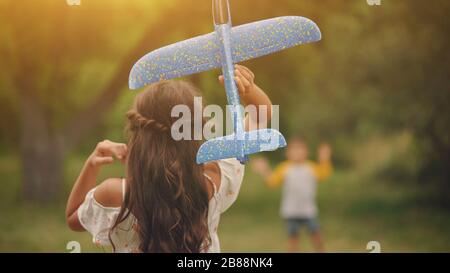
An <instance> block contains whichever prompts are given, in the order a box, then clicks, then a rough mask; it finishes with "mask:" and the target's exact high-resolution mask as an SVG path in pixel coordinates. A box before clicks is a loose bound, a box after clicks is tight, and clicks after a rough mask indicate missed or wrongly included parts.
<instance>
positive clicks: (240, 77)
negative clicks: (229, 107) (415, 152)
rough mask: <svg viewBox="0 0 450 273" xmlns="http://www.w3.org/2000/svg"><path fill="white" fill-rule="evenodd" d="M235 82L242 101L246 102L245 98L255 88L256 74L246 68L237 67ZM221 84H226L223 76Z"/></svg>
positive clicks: (220, 77) (220, 79)
mask: <svg viewBox="0 0 450 273" xmlns="http://www.w3.org/2000/svg"><path fill="white" fill-rule="evenodd" d="M234 76H235V77H234V80H235V82H236V85H237V87H238V90H239V95H240V96H241V99H243V100H244V101H245V97H246V96H248V95H249V94H250V93H251V92H252V91H253V90H254V88H255V74H253V72H252V71H251V70H250V69H248V68H247V67H245V66H242V65H238V64H237V65H235V70H234ZM219 82H220V83H221V84H224V77H223V75H221V76H219Z"/></svg>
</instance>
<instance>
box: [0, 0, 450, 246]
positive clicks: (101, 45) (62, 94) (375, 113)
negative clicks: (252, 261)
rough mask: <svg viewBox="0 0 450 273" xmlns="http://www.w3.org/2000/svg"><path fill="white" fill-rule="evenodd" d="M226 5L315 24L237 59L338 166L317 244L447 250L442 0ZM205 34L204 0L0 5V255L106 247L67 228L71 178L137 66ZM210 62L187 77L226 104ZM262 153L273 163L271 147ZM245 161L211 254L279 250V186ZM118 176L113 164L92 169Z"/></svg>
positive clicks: (250, 14) (114, 123)
mask: <svg viewBox="0 0 450 273" xmlns="http://www.w3.org/2000/svg"><path fill="white" fill-rule="evenodd" d="M231 5H232V16H233V23H234V24H235V25H239V24H243V23H247V22H252V21H256V20H260V19H266V18H271V17H276V16H284V15H299V16H304V17H308V18H310V19H312V20H313V21H315V22H316V23H317V24H318V26H319V27H320V28H321V30H322V35H323V40H322V41H320V42H319V43H315V44H310V45H304V46H301V47H296V48H294V49H289V50H287V51H283V52H281V53H277V54H274V55H271V56H267V57H263V58H260V59H256V60H252V61H249V62H247V63H245V64H244V65H246V66H248V67H250V68H251V69H252V70H253V71H254V72H255V74H256V81H257V83H258V84H259V85H260V86H261V87H262V88H263V89H264V90H266V91H267V93H268V94H269V95H270V97H271V98H272V100H273V102H274V104H278V105H280V124H281V126H280V130H281V131H282V132H283V133H284V134H285V135H286V136H290V135H292V134H294V133H301V134H302V135H303V136H305V137H306V139H307V141H308V144H309V145H310V148H311V150H312V151H314V150H315V149H316V147H317V145H318V143H320V142H321V141H328V142H329V143H331V145H332V146H333V148H334V155H333V157H334V158H333V159H334V162H335V168H336V171H335V173H334V175H333V176H332V178H331V179H329V180H328V181H327V182H324V183H321V184H320V185H319V191H318V203H319V208H320V212H321V214H320V220H321V226H322V230H323V235H324V239H325V247H326V250H327V251H331V252H348V251H350V252H367V251H368V250H366V245H367V243H368V242H369V241H378V242H380V244H381V251H386V252H388V251H389V252H397V251H407V252H442V251H445V252H448V251H450V138H449V135H450V107H449V105H450V84H449V61H450V56H449V54H450V53H449V52H450V51H449V48H450V45H449V41H450V39H449V33H450V32H449V27H450V25H449V22H448V14H449V12H450V2H449V1H446V0H442V1H440V0H433V1H426V2H424V1H420V0H409V1H384V0H382V1H381V5H380V6H369V5H368V4H367V2H366V1H365V0H351V1H349V0H340V1H337V0H322V1H314V0H277V1H273V0H258V1H256V0H239V1H237V0H231ZM212 29H213V26H212V18H211V1H210V0H164V1H157V0H126V1H125V0H95V1H94V0H82V1H81V5H80V6H69V5H68V4H67V3H66V1H65V0H39V1H35V0H0V177H1V182H0V251H1V252H7V251H8V252H10V251H12V252H25V251H27V252H28V251H30V252H68V250H66V244H67V243H68V242H69V241H79V242H80V243H81V247H82V249H81V250H82V251H95V252H103V251H106V250H104V249H101V248H97V247H95V246H94V245H93V244H92V243H91V238H90V236H89V235H88V234H87V233H75V232H72V231H70V230H69V229H68V227H67V226H66V225H65V215H64V210H65V201H66V198H67V196H68V193H69V191H70V189H71V186H72V185H73V183H74V181H75V179H76V177H77V174H78V172H79V171H80V169H81V167H82V165H83V162H84V160H85V158H86V157H87V155H89V153H90V152H91V151H92V149H93V148H94V147H95V144H96V143H97V142H98V141H100V140H103V139H105V138H107V139H111V140H114V141H125V139H124V135H123V124H124V113H125V112H126V110H127V109H128V108H129V107H130V105H131V102H132V100H133V98H134V96H135V94H136V92H132V91H129V90H128V88H127V81H128V73H129V71H130V69H131V67H132V65H133V63H134V62H135V61H136V60H137V59H139V58H140V57H141V56H143V55H144V54H145V53H147V52H149V51H152V50H154V49H156V48H159V47H161V46H164V45H167V44H171V43H174V42H177V41H180V40H184V39H187V38H190V37H193V36H197V35H200V34H204V33H208V32H211V31H212ZM219 73H220V72H219V71H212V72H206V73H202V74H199V75H195V76H192V77H189V78H188V80H189V81H192V82H193V83H195V84H196V85H198V86H199V87H200V88H201V90H202V92H203V96H204V99H205V100H206V101H207V102H208V103H215V104H219V105H225V102H226V98H225V93H224V92H223V91H222V89H221V87H220V86H219V84H218V83H217V80H216V79H217V76H218V75H219ZM312 155H313V156H314V153H312ZM267 156H268V157H270V159H271V162H272V164H274V165H275V164H276V163H278V162H279V161H280V160H282V159H283V151H277V152H275V153H269V154H267ZM247 170H248V171H247V173H246V177H245V180H244V185H243V188H242V192H241V195H240V197H239V199H238V201H237V202H236V204H235V205H234V206H233V207H232V208H231V209H230V210H229V211H228V212H227V213H225V214H224V215H223V218H222V222H221V226H220V230H219V236H220V237H221V244H222V250H223V251H225V252H238V251H239V252H240V251H243V252H247V251H253V252H279V251H284V250H285V249H286V234H285V229H284V223H283V221H282V220H281V218H280V217H279V215H278V209H279V201H280V190H275V191H274V190H271V189H269V188H267V187H266V186H265V185H264V183H263V182H262V181H261V179H260V178H259V177H258V176H256V175H254V174H253V173H252V172H251V171H250V168H248V169H247ZM123 174H124V170H123V167H122V166H121V165H119V164H117V165H114V166H111V167H108V168H106V169H104V170H103V171H102V174H101V175H102V177H103V178H106V177H110V176H123ZM305 235H306V234H305ZM301 241H302V250H303V251H311V250H312V248H311V246H310V242H309V240H308V238H307V236H302V238H301Z"/></svg>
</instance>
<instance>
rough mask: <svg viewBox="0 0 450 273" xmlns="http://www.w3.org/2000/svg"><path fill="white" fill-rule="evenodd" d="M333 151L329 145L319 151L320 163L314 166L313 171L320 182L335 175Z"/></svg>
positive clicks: (324, 144)
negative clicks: (332, 159)
mask: <svg viewBox="0 0 450 273" xmlns="http://www.w3.org/2000/svg"><path fill="white" fill-rule="evenodd" d="M331 154H332V149H331V146H330V145H329V144H327V143H323V144H321V145H320V147H319V150H318V159H319V162H318V163H317V164H314V166H313V169H314V173H315V175H316V178H317V180H318V181H323V180H326V179H328V178H329V177H330V176H331V174H332V173H333V164H332V162H331Z"/></svg>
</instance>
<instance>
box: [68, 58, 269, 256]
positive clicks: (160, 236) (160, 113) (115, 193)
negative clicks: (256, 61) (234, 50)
mask: <svg viewBox="0 0 450 273" xmlns="http://www.w3.org/2000/svg"><path fill="white" fill-rule="evenodd" d="M235 74H236V78H235V81H236V84H237V86H238V89H239V93H240V95H241V100H242V102H243V104H244V105H256V106H257V107H259V106H263V105H264V106H266V107H267V109H269V111H267V112H268V113H267V116H265V117H253V118H252V117H247V118H246V129H247V130H248V128H257V127H261V126H260V124H259V123H262V121H263V120H264V123H265V122H266V121H267V120H269V119H270V117H271V110H270V109H271V102H270V99H269V98H268V97H267V95H266V94H265V93H264V92H263V91H262V90H261V89H260V88H259V87H258V86H257V85H256V84H254V74H253V73H252V71H250V70H249V69H248V68H246V67H244V66H239V65H237V66H236V71H235ZM219 81H220V82H221V83H222V84H223V76H220V77H219ZM196 95H197V91H196V89H195V88H194V87H193V86H192V85H190V84H188V83H185V82H181V81H164V82H160V83H156V84H153V85H151V86H150V87H149V88H148V89H147V90H146V91H144V92H142V93H140V94H139V95H138V96H137V98H136V100H135V103H134V106H133V107H132V108H131V110H130V111H129V112H128V113H127V133H128V137H129V139H128V144H127V145H126V144H121V143H114V142H111V141H108V140H105V141H103V142H100V143H99V144H98V145H97V147H96V149H95V151H94V152H93V153H92V154H91V155H90V156H89V158H88V159H87V161H86V163H85V165H84V167H83V169H82V171H81V173H80V175H79V177H78V179H77V181H76V182H75V185H74V186H73V189H72V192H71V194H70V196H69V199H68V201H67V208H66V218H67V223H68V225H69V227H70V228H71V229H72V230H75V231H85V230H86V231H88V232H90V233H91V234H92V236H93V241H94V243H96V244H97V245H101V246H112V247H113V250H114V251H116V252H220V245H219V238H218V235H217V228H218V224H219V219H220V214H221V213H223V212H224V211H226V210H227V209H228V208H229V207H230V206H231V205H232V204H233V202H234V201H235V200H236V198H237V195H238V192H239V189H240V186H241V182H242V179H243V175H244V166H242V165H241V164H240V163H239V162H238V161H237V160H235V159H226V160H220V161H218V162H214V163H208V164H204V165H197V164H196V162H195V158H196V153H197V150H198V148H199V147H200V144H201V143H200V142H199V141H196V140H182V141H175V140H173V139H172V137H171V126H172V124H173V123H174V122H175V120H174V118H172V117H171V111H172V108H173V107H174V106H176V105H187V106H188V107H189V108H190V109H191V113H192V112H193V111H194V97H195V96H196ZM257 112H258V113H259V111H257ZM260 120H261V122H260ZM191 124H192V127H193V124H194V122H191ZM191 129H192V130H193V128H191ZM192 130H191V132H192ZM115 159H117V160H120V162H122V163H123V164H125V165H126V179H120V178H110V179H107V180H105V181H104V182H103V183H101V184H100V185H98V186H96V180H97V175H98V173H99V171H100V168H101V167H102V166H104V165H107V164H111V163H113V162H114V160H115Z"/></svg>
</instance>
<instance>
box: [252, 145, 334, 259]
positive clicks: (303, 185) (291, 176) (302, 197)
mask: <svg viewBox="0 0 450 273" xmlns="http://www.w3.org/2000/svg"><path fill="white" fill-rule="evenodd" d="M286 158H287V161H285V162H283V163H281V164H280V165H279V166H278V167H277V168H276V169H275V171H273V172H272V171H271V169H270V166H269V163H268V161H267V159H265V158H256V159H254V160H253V162H252V167H253V169H254V171H255V172H256V173H258V174H260V175H262V176H263V177H264V178H265V180H266V182H267V184H268V185H269V186H270V187H277V186H279V185H280V184H282V183H283V184H284V187H283V195H282V201H281V211H280V212H281V216H282V217H283V219H285V221H286V225H287V231H288V236H289V240H288V244H289V247H288V248H289V251H290V252H297V251H298V233H299V229H300V227H301V226H304V225H306V226H307V227H308V229H309V232H310V234H311V239H312V242H313V245H314V248H315V250H316V251H317V252H323V251H324V247H323V242H322V237H321V235H320V229H319V223H318V219H317V217H318V209H317V205H316V189H317V185H316V183H317V182H318V181H322V180H325V179H327V178H328V177H329V176H330V175H331V173H332V170H333V167H332V164H331V147H330V146H329V145H328V144H321V145H320V147H319V150H318V160H319V162H318V163H314V162H311V161H309V160H308V147H307V145H306V143H305V142H304V140H303V139H301V138H299V137H294V138H292V139H291V140H290V141H289V144H288V147H287V150H286Z"/></svg>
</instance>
